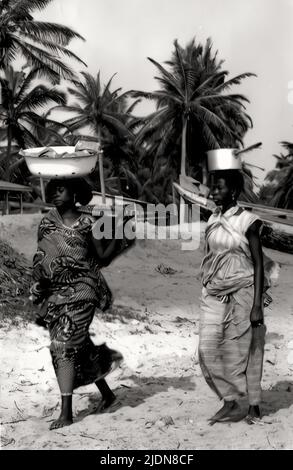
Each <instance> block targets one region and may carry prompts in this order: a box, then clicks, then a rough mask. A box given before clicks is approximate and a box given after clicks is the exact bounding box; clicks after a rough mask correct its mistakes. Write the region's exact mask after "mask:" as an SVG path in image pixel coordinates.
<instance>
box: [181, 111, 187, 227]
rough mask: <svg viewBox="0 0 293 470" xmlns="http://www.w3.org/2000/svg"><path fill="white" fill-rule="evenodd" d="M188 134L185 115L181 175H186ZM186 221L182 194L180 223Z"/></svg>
mask: <svg viewBox="0 0 293 470" xmlns="http://www.w3.org/2000/svg"><path fill="white" fill-rule="evenodd" d="M186 134H187V119H186V117H185V116H183V127H182V138H181V169H180V175H182V176H186ZM184 222H185V202H184V199H183V197H182V196H180V202H179V223H180V225H181V224H184Z"/></svg>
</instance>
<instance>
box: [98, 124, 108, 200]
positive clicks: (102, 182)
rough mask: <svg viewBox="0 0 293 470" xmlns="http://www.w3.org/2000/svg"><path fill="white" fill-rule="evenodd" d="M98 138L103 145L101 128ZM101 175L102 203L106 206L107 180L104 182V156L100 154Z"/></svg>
mask: <svg viewBox="0 0 293 470" xmlns="http://www.w3.org/2000/svg"><path fill="white" fill-rule="evenodd" d="M98 137H99V142H100V145H101V144H102V132H101V128H99V131H98ZM99 174H100V184H101V193H102V203H103V204H106V191H105V180H104V167H103V154H102V153H100V154H99Z"/></svg>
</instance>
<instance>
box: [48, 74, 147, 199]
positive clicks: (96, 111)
mask: <svg viewBox="0 0 293 470" xmlns="http://www.w3.org/2000/svg"><path fill="white" fill-rule="evenodd" d="M81 75H82V80H80V81H76V80H75V81H73V85H74V87H69V88H68V92H69V93H70V95H71V96H72V97H73V98H75V99H77V103H76V104H74V105H72V106H66V107H65V108H64V107H62V106H56V107H54V108H52V111H56V110H61V111H70V112H71V113H73V117H72V118H70V119H68V120H66V121H64V124H65V125H67V126H68V127H69V128H70V131H71V132H72V133H73V134H75V137H74V139H78V138H80V137H82V138H87V139H89V140H91V139H92V140H98V141H99V142H100V143H101V144H102V146H103V150H104V153H105V157H106V158H109V159H110V160H111V161H112V164H113V169H114V174H113V175H112V176H115V177H117V178H118V185H120V183H121V180H120V177H121V176H124V171H122V164H124V163H125V162H128V163H129V162H130V161H131V160H132V158H133V157H134V154H135V152H134V150H133V146H132V141H133V138H134V134H133V129H134V128H135V126H137V125H138V124H139V122H140V120H139V118H135V117H134V116H133V115H132V111H133V108H134V106H135V105H136V104H137V103H138V101H139V100H137V101H136V102H134V103H133V104H132V105H130V106H128V104H127V100H126V98H127V93H121V88H117V89H115V90H114V91H112V90H111V85H112V80H113V77H114V75H113V76H112V77H111V78H110V80H109V81H108V83H107V84H106V85H103V84H102V82H101V76H100V72H98V74H97V76H96V77H93V76H92V75H91V74H89V73H85V72H82V74H81ZM129 170H131V165H130V167H129ZM101 189H102V188H101ZM102 192H103V189H102Z"/></svg>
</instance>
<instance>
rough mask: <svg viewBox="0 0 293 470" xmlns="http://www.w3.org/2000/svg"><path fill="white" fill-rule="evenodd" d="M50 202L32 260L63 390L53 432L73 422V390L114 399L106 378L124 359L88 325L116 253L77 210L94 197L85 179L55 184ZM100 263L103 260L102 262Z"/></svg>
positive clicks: (106, 294) (105, 294)
mask: <svg viewBox="0 0 293 470" xmlns="http://www.w3.org/2000/svg"><path fill="white" fill-rule="evenodd" d="M46 191H47V200H48V201H51V202H53V203H54V205H55V207H56V208H55V209H52V210H51V211H50V212H49V213H48V214H47V215H46V216H45V217H44V218H43V219H42V221H41V223H40V225H39V229H38V250H37V252H36V254H35V256H34V262H33V277H34V281H35V283H34V285H33V286H32V289H31V293H32V300H33V302H34V303H36V304H40V305H41V309H40V313H39V318H38V322H39V323H40V321H41V322H42V323H43V324H46V326H47V327H48V329H49V332H50V338H51V346H50V352H51V356H52V362H53V366H54V370H55V373H56V377H57V381H58V385H59V388H60V392H61V400H62V405H61V414H60V416H59V418H58V419H57V420H56V421H54V422H53V423H52V425H51V427H50V429H56V428H60V427H63V426H67V425H70V424H71V423H72V394H73V390H74V389H76V388H77V387H80V386H82V385H87V384H90V383H95V384H96V385H97V387H98V389H99V391H100V392H101V394H102V404H101V409H104V408H106V407H108V406H110V405H111V404H112V403H113V401H114V400H115V395H114V394H113V392H112V391H111V390H110V388H109V386H108V385H107V383H106V381H105V376H106V375H107V374H108V373H109V372H111V371H112V370H113V369H114V368H115V367H117V365H119V363H120V362H121V361H122V355H121V354H120V353H119V352H117V351H114V350H112V349H109V348H108V347H107V346H106V344H102V345H98V346H97V345H94V343H93V342H92V341H91V339H90V336H89V326H90V324H91V322H92V320H93V316H94V312H95V309H96V308H99V309H100V310H106V309H107V308H108V307H109V306H110V305H111V301H112V294H111V291H110V289H109V287H108V285H107V283H106V281H105V279H104V277H103V275H102V274H101V272H100V266H99V264H100V262H101V260H104V261H105V260H107V259H109V257H111V255H112V254H113V251H114V250H115V243H116V240H115V239H113V240H112V241H111V242H110V244H109V245H108V247H107V248H106V249H105V250H104V249H103V248H102V245H101V242H98V241H97V240H95V239H94V238H93V236H92V225H93V222H94V219H93V218H91V217H89V216H87V215H84V214H81V213H80V212H78V211H77V208H76V206H75V203H76V202H80V203H81V204H88V202H89V201H90V199H91V198H92V194H91V190H90V187H89V186H88V185H87V183H86V182H85V181H84V180H81V179H74V180H73V179H72V180H51V181H50V182H49V183H48V185H47V188H46ZM98 260H99V262H98Z"/></svg>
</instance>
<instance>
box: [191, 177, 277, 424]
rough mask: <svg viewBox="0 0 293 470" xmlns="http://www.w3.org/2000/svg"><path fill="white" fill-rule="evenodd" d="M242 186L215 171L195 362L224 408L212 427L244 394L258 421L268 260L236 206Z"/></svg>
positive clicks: (256, 229)
mask: <svg viewBox="0 0 293 470" xmlns="http://www.w3.org/2000/svg"><path fill="white" fill-rule="evenodd" d="M243 185H244V181H243V176H242V174H241V173H240V172H239V171H237V170H225V171H223V170H222V171H217V172H215V173H214V185H213V188H212V196H213V199H214V202H215V203H216V205H217V206H218V207H217V209H216V211H215V213H214V214H212V216H211V217H210V219H209V221H208V223H207V228H206V253H205V257H204V259H203V261H202V284H203V288H202V300H201V319H200V338H199V361H200V366H201V369H202V372H203V375H204V377H205V379H206V382H207V384H208V385H209V386H210V387H211V389H212V390H213V391H214V392H215V393H216V394H217V395H218V397H219V398H220V399H221V400H223V407H222V408H221V409H220V410H219V411H218V412H217V413H216V414H215V415H214V416H213V417H212V418H211V419H210V424H214V423H215V422H217V421H224V420H227V419H231V418H232V416H233V415H235V411H237V408H238V405H237V400H238V399H239V398H240V397H242V396H245V395H246V394H248V399H249V410H248V415H247V420H248V421H249V422H250V423H252V422H253V421H255V420H257V419H259V418H260V408H259V404H260V401H261V377H262V367H263V350H264V336H265V326H264V316H263V307H264V306H266V305H267V304H268V303H269V301H270V300H271V299H270V297H269V296H268V295H267V294H266V289H267V288H268V286H269V279H268V278H267V276H266V270H264V264H265V265H266V264H267V263H266V261H267V260H268V258H267V257H266V256H265V255H264V254H263V252H262V247H261V241H260V229H261V225H262V223H261V221H260V220H259V219H258V217H257V216H255V215H253V214H252V213H250V212H249V211H246V210H243V209H242V208H240V207H239V206H238V205H237V198H238V196H239V194H240V193H241V191H242V189H243ZM264 260H265V263H264ZM269 263H272V262H271V261H269Z"/></svg>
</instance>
